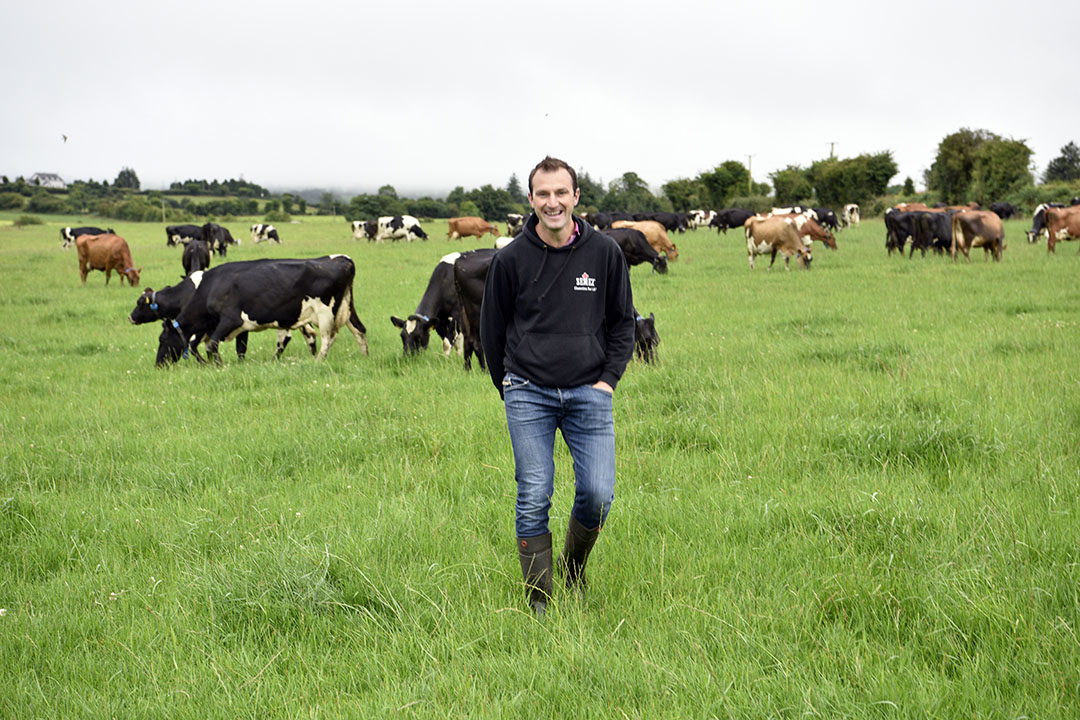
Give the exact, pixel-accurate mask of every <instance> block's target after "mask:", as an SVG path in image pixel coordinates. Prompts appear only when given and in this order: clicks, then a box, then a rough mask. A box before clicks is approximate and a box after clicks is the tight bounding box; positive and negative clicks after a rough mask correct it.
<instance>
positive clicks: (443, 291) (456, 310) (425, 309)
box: [390, 253, 463, 355]
mask: <svg viewBox="0 0 1080 720" xmlns="http://www.w3.org/2000/svg"><path fill="white" fill-rule="evenodd" d="M459 257H461V253H450V254H449V255H447V256H445V257H443V259H442V260H440V261H439V263H438V264H437V265H436V266H435V270H434V271H432V273H431V279H430V280H428V284H427V289H426V290H424V295H423V297H421V298H420V302H419V303H417V305H416V311H415V312H413V314H412V315H410V316H409V317H408V319H406V320H402V319H401V318H399V317H397V316H395V315H391V316H390V322H392V323H393V324H394V327H397V328H399V329H400V330H401V345H402V347H403V349H404V351H405V354H406V355H410V354H414V353H419V352H420V351H422V350H424V349H426V348H427V346H428V337H429V336H430V335H431V329H432V328H435V332H437V333H438V334H439V337H441V338H442V341H443V342H442V344H443V348H442V349H443V354H444V355H449V354H450V351H451V349H453V348H454V347H457V348H458V350H463V348H462V342H463V340H462V338H461V300H459V299H458V293H457V286H456V285H455V284H454V261H456V260H457V259H458V258H459Z"/></svg>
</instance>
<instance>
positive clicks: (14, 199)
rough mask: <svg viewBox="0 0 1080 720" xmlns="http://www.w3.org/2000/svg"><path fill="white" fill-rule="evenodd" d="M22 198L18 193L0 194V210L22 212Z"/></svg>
mask: <svg viewBox="0 0 1080 720" xmlns="http://www.w3.org/2000/svg"><path fill="white" fill-rule="evenodd" d="M23 203H24V201H23V197H22V195H20V194H19V193H15V192H5V193H0V210H22V209H23Z"/></svg>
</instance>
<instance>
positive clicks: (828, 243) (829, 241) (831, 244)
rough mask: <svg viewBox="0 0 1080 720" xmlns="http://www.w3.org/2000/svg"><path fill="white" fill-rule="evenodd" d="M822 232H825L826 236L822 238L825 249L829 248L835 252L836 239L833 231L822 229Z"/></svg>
mask: <svg viewBox="0 0 1080 720" xmlns="http://www.w3.org/2000/svg"><path fill="white" fill-rule="evenodd" d="M822 230H824V234H823V235H822V236H821V242H823V243H825V247H827V248H829V249H830V250H835V249H836V238H835V237H834V236H833V234H832V232H831V231H829V230H825V228H822Z"/></svg>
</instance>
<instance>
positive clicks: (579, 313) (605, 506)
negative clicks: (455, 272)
mask: <svg viewBox="0 0 1080 720" xmlns="http://www.w3.org/2000/svg"><path fill="white" fill-rule="evenodd" d="M579 196H580V191H579V189H578V184H577V174H576V173H575V172H574V169H573V168H571V167H570V166H569V165H567V164H566V163H565V162H563V161H562V160H557V159H555V158H551V157H546V158H544V159H543V160H542V161H541V162H540V163H539V164H538V165H537V166H536V167H535V168H533V171H532V172H531V173H530V174H529V204H530V205H531V206H532V209H533V214H532V215H530V216H529V218H528V219H527V220H526V221H525V227H524V228H523V229H522V231H521V232H522V234H521V235H520V236H519V237H518V239H517V240H515V241H514V242H512V243H510V244H509V245H507V246H506V247H505V248H503V249H502V250H499V251H498V253H496V255H495V258H494V260H492V262H491V268H490V269H489V270H488V275H487V281H486V284H485V287H484V302H483V307H482V309H481V314H480V341H481V344H482V345H483V349H484V356H485V358H486V359H487V363H488V371H489V372H490V373H491V380H492V382H494V383H495V387H496V388H498V390H499V393H500V395H502V398H503V401H504V404H505V406H506V424H507V428H508V429H509V431H510V442H511V445H512V446H513V449H514V466H515V470H514V477H515V479H516V481H517V504H516V520H515V531H516V533H517V544H518V558H519V559H520V560H521V571H522V575H523V576H524V579H525V587H526V590H527V592H528V595H529V604H530V606H531V607H532V609H533V611H534V612H536V614H537V615H543V614H544V612H545V611H546V609H547V602H548V599H549V597H550V596H551V577H552V557H551V532H550V531H549V530H548V511H549V510H550V508H551V496H552V493H553V489H554V481H555V460H554V457H553V453H554V445H555V430H556V428H558V429H559V430H560V431H561V432H562V436H563V440H564V441H565V442H566V445H567V447H569V449H570V455H571V457H572V458H573V461H574V478H575V492H574V505H573V509H572V510H571V514H570V522H569V527H568V528H567V532H566V544H565V546H564V547H563V550H562V554H561V555H560V556H559V568H560V569H561V571H562V572H563V574H564V577H565V580H566V585H567V587H568V588H570V589H571V590H574V591H576V592H577V593H579V594H581V593H584V589H585V575H584V572H585V562H586V560H587V559H588V557H589V552H590V550H591V549H592V546H593V543H595V542H596V538H597V534H598V533H599V531H600V528H601V527H602V526H603V524H604V521H605V520H606V518H607V513H608V510H609V509H610V508H611V501H612V499H613V498H614V488H615V425H614V421H613V417H612V409H611V408H612V396H613V394H614V392H615V386H616V385H617V384H618V382H619V378H620V377H621V376H622V373H623V370H624V369H625V368H626V363H627V362H628V361H629V360H630V356H631V354H632V353H633V350H634V311H633V298H632V297H631V292H630V275H629V272H628V271H627V267H626V260H625V259H624V257H623V254H622V251H621V250H620V249H619V246H618V245H617V244H616V243H615V241H614V240H612V239H611V238H609V237H607V236H606V235H602V234H600V233H599V232H597V231H595V230H593V229H592V227H591V226H590V225H589V224H588V223H587V222H585V221H584V220H582V219H580V218H575V217H574V215H573V210H574V207H575V206H576V205H577V202H578V198H579Z"/></svg>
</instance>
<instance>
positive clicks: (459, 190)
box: [446, 185, 465, 205]
mask: <svg viewBox="0 0 1080 720" xmlns="http://www.w3.org/2000/svg"><path fill="white" fill-rule="evenodd" d="M463 202H465V188H463V187H461V186H460V185H458V186H457V187H456V188H454V189H453V190H451V191H450V194H449V195H447V196H446V203H447V204H448V205H461V203H463Z"/></svg>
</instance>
